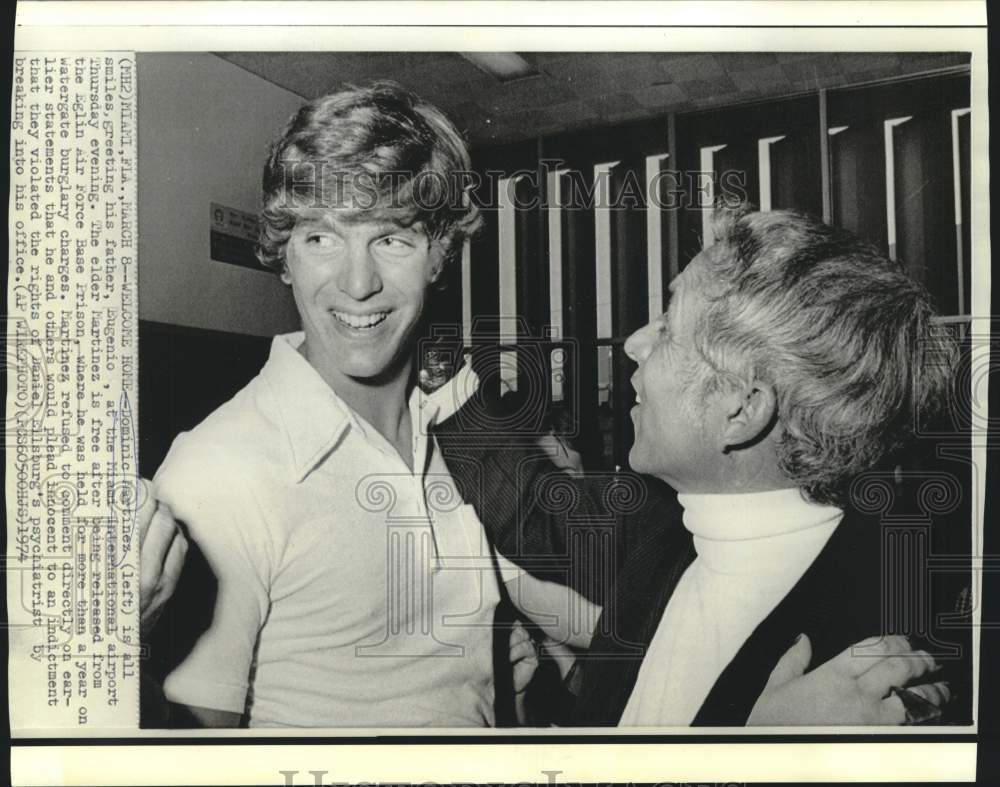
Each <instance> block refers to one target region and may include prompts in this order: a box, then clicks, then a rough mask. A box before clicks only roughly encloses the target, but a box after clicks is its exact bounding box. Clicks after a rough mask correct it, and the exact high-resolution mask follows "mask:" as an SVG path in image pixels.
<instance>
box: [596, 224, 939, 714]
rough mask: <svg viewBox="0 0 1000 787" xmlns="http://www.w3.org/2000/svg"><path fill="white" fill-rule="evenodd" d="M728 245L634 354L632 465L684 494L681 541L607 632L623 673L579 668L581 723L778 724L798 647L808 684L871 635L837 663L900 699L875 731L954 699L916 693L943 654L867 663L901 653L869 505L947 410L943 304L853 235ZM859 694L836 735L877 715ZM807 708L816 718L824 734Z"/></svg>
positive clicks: (640, 553)
mask: <svg viewBox="0 0 1000 787" xmlns="http://www.w3.org/2000/svg"><path fill="white" fill-rule="evenodd" d="M714 231H715V232H714V234H715V237H716V241H715V243H714V244H713V245H711V246H710V247H708V248H706V249H704V250H703V251H702V252H701V253H700V254H699V255H698V256H697V257H695V258H694V260H692V262H691V263H690V264H689V265H688V266H687V267H686V268H685V270H684V271H683V272H682V273H681V275H680V276H678V277H677V278H676V279H675V280H674V281H673V282H672V283H671V287H670V289H671V293H672V297H671V301H670V307H669V310H668V311H667V313H666V314H664V315H663V316H662V317H660V318H658V319H656V320H654V321H653V322H651V323H650V324H649V325H647V326H646V327H644V328H643V329H641V330H640V331H638V332H636V333H635V334H633V335H632V336H631V337H630V338H629V339H628V341H627V343H626V345H625V351H626V352H627V353H628V355H629V356H630V357H631V358H632V359H633V360H635V361H636V362H637V363H638V369H637V371H636V372H635V374H634V376H633V378H632V383H633V385H634V387H635V390H636V394H637V397H636V406H635V408H634V409H633V410H632V418H633V420H634V422H635V433H636V439H635V444H634V446H633V448H632V450H631V454H630V460H631V465H632V468H633V469H634V470H636V471H637V472H640V473H646V474H649V475H653V476H656V477H658V478H660V479H662V480H664V481H666V482H667V483H668V484H670V486H672V487H673V488H674V489H675V490H676V491H677V492H678V502H679V503H680V505H681V507H682V508H683V515H682V521H683V526H680V523H677V524H674V523H672V522H666V523H664V525H663V527H662V528H661V529H660V531H659V532H658V533H655V534H654V535H652V536H650V537H649V538H647V539H646V540H645V542H644V546H643V548H641V549H639V550H637V551H636V554H634V555H633V556H632V565H631V566H628V565H627V566H626V567H625V569H624V571H623V574H622V577H621V582H620V583H619V586H618V588H617V591H616V593H615V600H616V606H617V614H618V616H619V619H618V621H616V623H615V625H613V626H609V625H605V626H603V629H604V630H605V631H612V632H615V634H614V635H613V636H611V637H605V638H603V640H602V637H601V636H600V635H598V636H597V637H596V638H595V641H594V644H593V646H592V654H593V655H594V656H598V655H603V656H607V657H609V658H592V659H591V660H589V661H588V662H587V663H585V664H583V665H582V666H583V673H584V675H583V680H582V691H581V695H580V702H579V704H578V708H577V722H578V723H586V724H600V725H607V724H613V723H616V722H617V723H619V724H621V725H630V726H656V727H659V726H668V725H689V724H699V725H700V724H708V725H738V724H744V723H747V722H748V721H749V722H750V723H767V722H769V721H773V719H769V718H768V717H767V714H761V713H758V714H757V715H753V714H752V709H753V707H754V703H755V701H756V698H757V697H758V695H760V694H761V691H762V690H765V689H766V685H767V684H768V679H769V674H770V673H771V671H772V669H774V668H775V665H776V663H777V662H778V661H779V659H780V658H781V656H782V653H784V652H785V649H786V648H788V647H789V646H790V645H792V643H793V642H798V645H797V646H796V647H795V648H794V649H793V651H792V652H791V653H790V654H789V656H788V658H787V660H786V661H785V664H784V666H785V667H787V668H788V669H790V670H791V671H792V672H795V671H796V669H798V671H801V668H802V667H805V666H807V665H808V664H809V663H811V664H813V665H816V664H818V663H819V662H821V661H823V660H825V659H828V658H830V657H832V656H834V654H837V653H839V652H841V651H842V649H843V648H845V647H846V646H848V645H849V644H850V643H853V642H855V641H857V640H859V639H861V638H863V637H869V636H872V637H874V639H872V640H871V641H870V642H869V643H868V645H869V647H867V648H855V650H854V653H853V655H851V654H845V655H842V656H841V657H838V658H837V659H834V661H833V662H832V665H833V667H831V665H824V667H823V668H824V669H831V668H834V669H839V670H841V672H842V674H843V676H844V677H845V679H846V678H847V677H848V676H853V677H855V678H857V679H858V685H859V686H860V687H861V690H862V693H863V692H864V691H865V687H866V686H868V687H870V688H872V690H875V686H876V685H885V684H888V685H891V686H894V687H897V688H896V689H895V690H894V692H893V697H890V698H889V699H890V702H887V703H883V704H882V705H877V706H876V705H869V706H868V707H869V708H871V709H872V710H873V711H874V712H872V713H863V714H861V715H862V716H863V717H864V718H865V721H866V722H867V723H887V721H888V720H889V719H890V718H893V717H894V715H895V714H897V713H898V709H899V705H900V704H903V705H906V706H907V708H908V709H912V708H914V707H916V706H920V705H921V702H920V700H921V699H925V700H931V701H932V702H939V703H940V702H942V701H946V700H947V697H948V688H947V687H946V686H945V685H944V684H943V683H939V684H927V685H924V686H920V687H917V688H915V689H913V690H912V691H906V690H904V689H903V687H904V686H905V685H906V683H907V682H908V681H911V680H913V678H914V677H915V675H916V674H918V673H921V672H923V671H924V670H925V669H926V668H928V666H929V664H930V659H929V656H928V655H927V654H926V653H925V652H923V651H920V650H918V651H916V654H915V657H913V658H900V659H884V660H878V661H876V660H875V659H872V658H866V656H874V655H883V654H885V653H886V652H892V651H893V650H895V649H899V648H902V647H903V643H902V641H901V638H896V637H885V638H883V637H882V636H881V635H883V634H891V633H892V632H891V631H886V628H887V627H888V626H887V621H886V620H884V619H883V618H884V615H883V614H882V613H883V608H884V603H883V600H884V598H885V597H886V596H887V595H888V594H891V593H892V592H893V589H892V588H891V587H890V584H891V583H890V582H889V580H890V578H889V576H888V575H887V574H886V570H887V569H886V566H885V564H884V562H885V559H884V557H883V553H884V550H883V548H882V528H881V527H880V523H879V522H878V521H877V520H875V519H874V518H872V517H867V516H863V515H861V514H860V513H858V512H857V511H854V510H852V507H851V502H852V501H851V498H852V494H851V491H852V485H855V486H856V485H857V484H858V483H861V482H863V480H864V474H865V473H866V472H867V471H870V470H873V469H875V468H879V467H884V466H886V463H889V462H892V461H893V459H894V457H896V456H898V454H899V451H900V449H902V448H904V447H906V446H909V445H911V444H912V442H913V439H914V436H915V433H916V432H917V430H918V429H919V428H920V427H921V426H922V425H924V424H926V423H927V422H928V421H929V420H930V419H932V418H933V417H934V415H935V413H936V412H937V411H938V410H939V408H940V407H941V406H942V405H943V404H944V403H945V402H946V401H947V394H948V390H949V386H950V384H951V376H952V371H951V370H952V363H951V362H952V359H953V357H954V353H955V347H954V343H953V341H952V339H951V338H950V336H949V335H948V334H947V333H946V332H944V331H943V329H941V328H939V327H938V326H936V325H935V324H934V322H933V319H932V318H933V316H934V312H933V308H932V306H931V303H930V299H929V296H928V294H927V293H926V292H925V290H924V289H923V288H922V287H921V286H920V285H918V284H917V283H916V282H914V281H913V280H912V279H911V278H909V277H908V276H907V274H906V273H905V272H904V271H903V269H902V268H901V266H900V265H899V264H898V263H896V262H893V261H890V260H888V259H886V258H885V257H883V256H881V255H880V254H878V253H877V252H876V251H875V250H874V249H873V248H871V247H870V246H867V245H865V244H863V243H861V242H860V241H858V240H857V239H856V238H854V237H853V236H852V235H850V234H848V233H846V232H843V231H840V230H838V229H835V228H833V227H830V226H828V225H826V224H823V223H822V222H820V221H819V220H818V219H815V218H812V217H809V216H806V215H803V214H799V213H794V212H790V211H773V212H766V213H762V212H750V211H749V210H748V209H747V208H746V207H742V206H741V207H736V208H727V209H722V210H720V211H718V212H717V214H716V218H715V223H714ZM651 583H652V584H653V585H654V586H655V589H654V590H653V591H652V592H650V589H649V586H650V584H651ZM887 583H888V584H887ZM608 612H609V610H607V609H606V610H605V614H607V613H608ZM599 628H602V627H601V626H599ZM803 633H804V634H807V635H808V637H807V638H804V637H800V636H799V635H801V634H803ZM623 635H624V636H623ZM797 637H798V639H796V638H797ZM622 640H625V641H628V640H631V641H632V642H638V643H640V644H642V645H645V646H646V649H645V657H644V658H643V659H642V660H641V666H640V665H639V663H638V662H637V661H636V660H634V659H633V660H631V661H629V660H628V659H619V660H615V659H614V658H610V657H611V656H614V655H616V654H618V655H622V654H623V652H624V651H623V646H622V644H621V641H622ZM796 663H797V668H796V666H795V665H796ZM777 672H778V673H779V674H780V673H781V672H782V669H778V670H777ZM868 673H870V674H868ZM774 680H775V678H773V677H772V681H774ZM845 686H846V683H845ZM765 694H766V691H765ZM840 699H841V701H842V704H843V707H841V708H835V707H829V706H828V707H826V708H824V710H823V721H822V723H837V721H838V719H839V718H842V719H844V720H845V721H846V720H847V719H852V720H854V721H856V720H857V718H858V715H857V711H858V708H859V707H860V704H861V699H862V698H861V697H860V696H859V695H858V694H857V692H856V691H855V690H854V689H852V688H845V692H844V693H843V694H842V695H841V698H840ZM809 703H810V699H809V697H808V695H807V694H804V695H803V697H802V708H801V717H800V719H799V720H800V721H801V723H810V722H815V720H816V719H817V716H816V715H815V713H816V709H815V708H811V707H809ZM794 716H795V714H792V717H791V718H790V717H789V716H788V715H787V714H786V715H785V716H784V718H783V719H782V721H783V722H784V723H786V724H787V723H796V721H797V719H796V718H794Z"/></svg>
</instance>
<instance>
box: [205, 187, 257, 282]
mask: <svg viewBox="0 0 1000 787" xmlns="http://www.w3.org/2000/svg"><path fill="white" fill-rule="evenodd" d="M210 208H211V218H210V221H211V225H210V227H211V234H210V242H209V254H210V256H211V258H212V259H213V260H215V261H216V262H228V263H230V264H231V265H240V266H242V267H244V268H251V269H253V270H257V271H263V270H264V268H263V267H262V266H261V264H260V262H259V261H258V260H257V256H256V254H255V249H256V248H257V216H256V215H254V214H253V213H247V212H245V211H242V210H237V209H236V208H227V207H226V206H225V205H219V204H218V203H215V202H212V203H210Z"/></svg>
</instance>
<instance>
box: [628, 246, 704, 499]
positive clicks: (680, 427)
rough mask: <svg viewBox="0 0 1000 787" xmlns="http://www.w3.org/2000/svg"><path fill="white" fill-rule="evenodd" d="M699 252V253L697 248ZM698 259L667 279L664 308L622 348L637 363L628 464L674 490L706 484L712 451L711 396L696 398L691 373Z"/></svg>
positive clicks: (699, 366) (698, 365)
mask: <svg viewBox="0 0 1000 787" xmlns="http://www.w3.org/2000/svg"><path fill="white" fill-rule="evenodd" d="M703 253H704V252H703ZM703 266H704V259H703V258H701V255H699V257H696V258H695V259H694V260H692V262H691V263H690V264H689V265H688V267H687V268H685V270H684V272H683V273H681V274H680V276H678V277H677V278H676V279H674V281H673V282H671V285H670V290H671V293H672V296H671V299H670V307H669V309H668V310H667V312H666V313H665V314H663V315H661V316H660V317H658V318H656V319H655V320H653V321H652V322H650V323H649V324H648V325H646V326H645V327H644V328H641V329H640V330H638V331H636V332H635V333H634V334H632V335H631V336H630V337H629V338H628V341H627V342H626V343H625V352H626V353H627V354H628V356H629V357H630V358H631V359H632V360H634V361H635V362H636V363H638V364H639V368H638V369H637V370H636V372H635V374H634V375H633V376H632V385H633V387H634V388H635V391H636V396H637V399H636V401H637V404H636V406H635V407H634V408H633V409H632V419H633V422H634V424H635V444H634V445H633V446H632V450H631V452H630V453H629V463H630V464H631V466H632V469H634V470H636V471H638V472H640V473H648V474H650V475H654V476H657V477H658V478H662V479H663V480H664V481H667V482H668V483H670V484H671V485H672V486H673V487H674V488H675V489H677V490H678V491H679V492H698V491H704V490H705V489H706V488H707V487H708V486H710V485H711V480H712V475H713V468H714V466H715V465H716V462H717V458H718V454H717V451H715V450H714V447H715V445H716V440H715V438H714V434H713V419H712V408H711V406H710V404H711V400H712V397H711V396H709V397H708V398H707V399H703V398H702V397H701V390H700V389H701V386H700V385H699V384H698V380H697V379H696V376H697V375H698V374H699V372H700V371H702V370H704V366H703V364H704V361H703V360H702V359H701V358H700V357H699V356H698V353H697V350H696V349H695V347H694V342H693V337H694V329H695V326H696V323H697V318H698V315H699V313H700V311H701V309H702V308H703V306H704V298H703V297H702V295H701V293H700V292H699V290H698V282H699V280H700V278H701V276H702V275H704V274H703V270H702V269H703Z"/></svg>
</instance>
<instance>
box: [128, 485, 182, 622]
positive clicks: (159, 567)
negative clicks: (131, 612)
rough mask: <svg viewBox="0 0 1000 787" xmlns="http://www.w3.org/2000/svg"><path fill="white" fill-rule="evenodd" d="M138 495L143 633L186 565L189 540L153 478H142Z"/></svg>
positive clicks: (170, 593)
mask: <svg viewBox="0 0 1000 787" xmlns="http://www.w3.org/2000/svg"><path fill="white" fill-rule="evenodd" d="M140 483H141V484H142V490H141V491H140V498H139V503H140V506H139V513H138V524H139V612H140V624H141V629H142V633H143V635H145V634H148V633H149V631H150V630H151V629H152V628H153V626H154V625H155V624H156V621H157V619H158V618H159V617H160V612H162V611H163V605H164V604H166V603H167V600H168V599H169V598H170V597H171V596H172V595H173V593H174V589H175V588H176V587H177V580H178V579H179V578H180V575H181V569H182V568H183V567H184V556H185V555H186V554H187V548H188V542H187V539H186V538H185V537H184V534H183V533H182V532H181V529H180V527H178V525H177V521H176V520H175V519H174V517H173V514H171V512H170V507H169V506H167V504H166V503H160V502H159V501H158V500H157V499H156V490H155V488H154V487H153V482H152V481H147V480H146V479H142V480H141V482H140Z"/></svg>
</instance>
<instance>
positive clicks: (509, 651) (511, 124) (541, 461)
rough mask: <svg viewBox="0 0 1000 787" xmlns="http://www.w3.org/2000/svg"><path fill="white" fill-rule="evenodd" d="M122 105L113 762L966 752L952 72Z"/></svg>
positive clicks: (186, 86)
mask: <svg viewBox="0 0 1000 787" xmlns="http://www.w3.org/2000/svg"><path fill="white" fill-rule="evenodd" d="M137 79H138V87H139V94H140V96H141V100H140V117H139V138H140V140H151V141H149V142H147V143H146V144H147V145H149V146H150V148H152V149H151V150H150V151H149V154H148V155H149V159H150V160H151V161H150V163H149V164H148V165H147V159H146V158H145V157H144V155H143V151H144V150H145V147H144V146H143V145H142V143H140V161H139V223H140V226H141V227H143V231H142V232H141V233H140V241H139V259H140V298H139V300H140V312H139V313H140V323H139V327H140V358H142V359H143V360H146V359H157V361H156V362H155V363H148V362H147V363H143V364H142V366H141V372H140V391H139V395H140V401H141V403H142V407H141V411H140V412H141V416H140V435H141V442H140V465H141V468H142V471H143V475H144V476H146V477H148V478H150V479H152V480H153V486H152V488H153V497H154V498H155V500H156V501H158V505H154V504H153V503H152V501H151V504H150V505H149V506H147V507H146V509H145V511H146V512H147V513H148V515H149V516H150V517H151V522H150V527H149V530H148V531H147V532H146V535H145V538H146V539H147V540H148V541H149V544H148V545H147V544H144V546H143V548H144V549H145V548H147V547H148V548H149V549H151V550H155V551H151V553H150V554H151V556H152V559H153V562H154V564H157V565H162V574H161V576H160V577H154V576H153V573H154V572H152V571H151V570H150V571H148V572H147V568H146V566H145V565H144V567H143V568H144V572H147V573H148V574H149V581H150V582H151V583H154V584H153V589H152V590H151V592H149V593H147V596H148V601H146V600H145V599H144V601H143V603H144V604H146V605H147V610H146V615H147V617H150V618H152V617H155V616H156V615H157V613H158V612H159V609H158V605H159V604H160V602H161V601H165V600H166V599H167V597H168V596H169V595H170V594H171V592H172V588H173V587H176V590H174V591H173V593H174V598H173V599H172V601H170V602H167V603H166V604H165V605H164V606H166V607H167V608H168V609H169V612H170V614H169V615H168V616H167V617H162V616H161V617H160V619H159V620H158V621H157V622H156V623H155V624H151V625H150V626H149V632H148V638H147V642H148V645H149V647H150V659H149V660H147V661H145V662H144V663H143V667H144V670H145V672H144V675H145V677H146V678H148V680H147V684H148V685H147V686H146V687H145V688H147V689H148V692H147V693H144V694H143V706H142V713H143V716H142V718H143V724H144V725H147V724H149V725H163V726H184V725H196V726H209V727H215V726H238V725H248V726H251V727H254V726H265V727H266V726H281V727H359V728H410V727H443V728H465V727H495V726H509V725H529V726H543V727H549V726H561V727H581V726H598V727H618V726H629V727H643V728H659V727H686V726H691V725H699V726H705V725H708V726H723V727H738V726H743V725H748V724H749V725H771V726H795V725H890V726H891V725H898V724H914V723H920V724H952V725H962V724H969V723H970V722H971V719H972V716H971V696H972V694H971V686H972V683H971V667H972V664H971V660H970V659H969V655H970V650H971V649H970V646H969V642H968V634H969V628H968V627H963V626H960V625H959V624H960V622H961V621H962V620H963V619H965V620H968V615H969V614H970V612H971V608H972V599H971V585H970V582H971V576H970V573H969V567H968V566H967V565H966V566H964V567H963V566H962V560H961V558H962V556H963V555H968V554H969V552H970V535H971V530H970V526H969V523H970V521H971V512H970V509H969V503H970V501H969V500H968V498H967V495H966V494H965V493H966V492H967V491H968V490H969V489H970V488H971V484H970V481H969V456H968V451H969V444H968V437H967V435H964V436H963V434H962V424H961V423H959V422H957V420H956V416H960V415H961V414H960V412H959V411H958V410H957V409H956V407H955V402H954V400H953V395H952V393H951V388H952V384H953V382H954V381H955V378H956V375H957V374H958V373H959V370H960V368H961V353H962V340H963V337H964V333H965V331H964V328H965V326H966V324H967V315H968V313H969V312H968V307H969V303H970V300H969V299H970V294H969V293H970V290H969V288H970V284H971V272H970V264H969V263H970V254H969V250H968V244H969V240H968V224H969V222H968V218H967V216H968V209H969V206H970V203H971V194H970V192H969V183H970V179H969V167H970V159H969V154H968V151H969V122H970V118H969V115H970V107H969V56H968V55H967V54H966V53H961V52H955V53H951V52H947V53H912V54H911V53H904V54H898V53H897V54H889V53H850V52H836V53H821V54H810V53H721V52H706V53H691V54H669V53H565V52H562V53H545V52H533V53H524V54H521V53H516V52H497V53H472V54H461V53H449V52H440V53H438V52H435V53H412V52H393V53H248V52H239V53H221V54H214V53H213V54H209V53H198V54H185V53H176V54H170V55H157V54H148V55H140V56H139V57H138V58H137ZM222 85H225V86H226V87H225V89H224V90H222V89H220V86H222ZM816 86H819V87H816ZM251 97H252V100H251ZM234 136H235V137H236V139H234ZM253 153H256V154H257V158H258V159H260V161H259V163H257V166H256V167H255V166H254V161H253V159H252V154H253ZM185 159H186V160H185ZM178 162H184V164H183V166H180V167H178ZM261 171H262V173H263V174H261ZM216 173H218V174H216ZM259 184H263V185H262V186H260V185H259ZM242 187H245V191H241V188H242ZM154 190H155V194H154V193H153V192H154ZM256 190H259V191H260V192H261V193H260V194H256V193H254V192H255V191H256ZM209 208H211V211H212V215H211V217H209V215H208V214H209ZM963 216H964V220H963ZM251 226H253V227H254V230H253V231H248V229H247V228H248V227H251ZM143 315H145V318H144V317H143ZM272 326H273V327H272ZM272 330H274V331H275V333H276V335H274V336H272V337H269V336H267V334H268V333H269V332H271V331H272ZM193 380H196V381H197V385H196V386H188V385H186V381H193ZM179 388H182V389H183V390H179ZM942 443H945V444H947V445H948V448H949V450H948V453H947V454H946V455H942V454H941V453H940V452H939V450H938V449H939V446H941V445H942ZM154 509H155V511H154ZM161 558H162V563H161ZM930 559H934V560H947V561H948V562H949V569H948V570H947V571H938V572H937V573H934V574H932V573H931V571H930V568H929V565H930V564H929V563H928V561H929V560H930ZM776 670H777V671H776ZM158 688H160V689H162V694H160V692H159V691H157V689H158Z"/></svg>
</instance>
